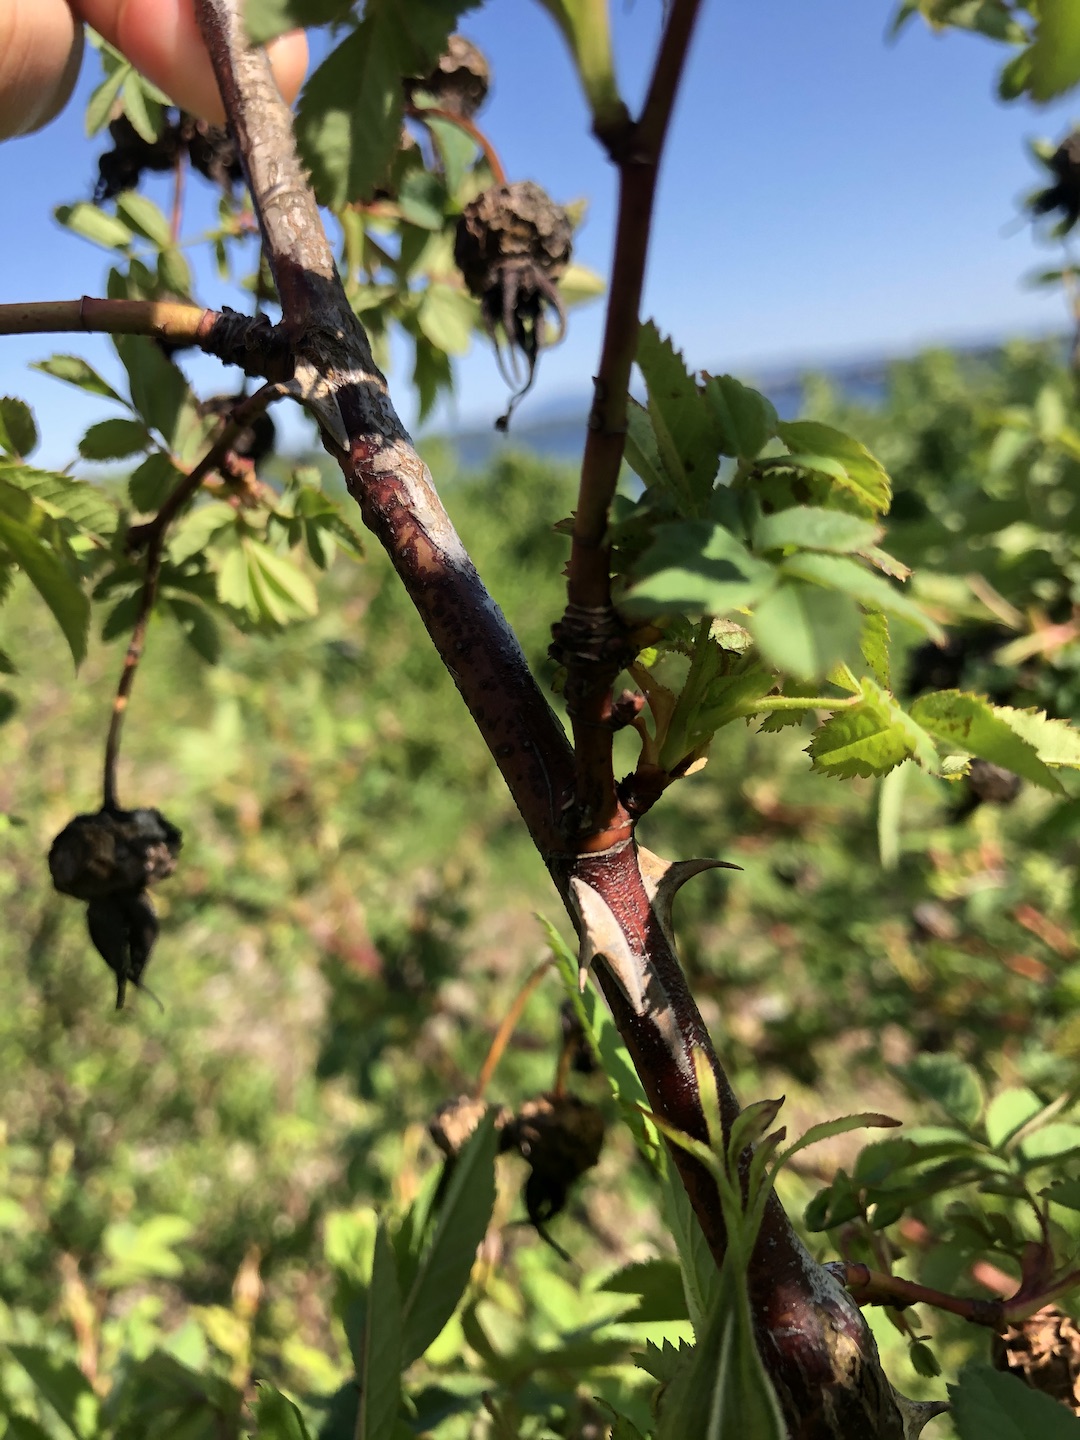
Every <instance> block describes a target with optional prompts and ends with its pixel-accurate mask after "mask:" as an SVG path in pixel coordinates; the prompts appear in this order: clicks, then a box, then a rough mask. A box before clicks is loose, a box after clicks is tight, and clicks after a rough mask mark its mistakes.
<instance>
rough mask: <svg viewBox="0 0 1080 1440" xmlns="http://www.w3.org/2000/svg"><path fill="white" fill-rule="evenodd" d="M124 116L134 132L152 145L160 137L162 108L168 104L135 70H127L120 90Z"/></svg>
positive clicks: (162, 122)
mask: <svg viewBox="0 0 1080 1440" xmlns="http://www.w3.org/2000/svg"><path fill="white" fill-rule="evenodd" d="M121 97H122V100H123V106H124V114H125V115H126V116H127V118H128V119H129V120H130V121H131V123H132V126H133V127H134V129H135V130H136V132H137V133H138V134H139V135H141V136H142V138H143V139H144V140H145V141H146V142H147V144H150V145H152V144H153V143H154V141H155V140H156V139H157V138H158V137H159V136H160V134H161V129H162V125H163V124H164V121H165V115H164V109H163V106H164V105H167V104H168V103H169V99H168V97H167V96H166V95H163V94H162V93H161V91H160V90H159V89H158V88H157V86H156V85H151V83H150V81H149V80H144V79H143V77H142V76H141V75H140V74H139V73H138V71H137V70H129V71H128V74H127V76H126V77H125V79H124V84H123V86H122V88H121Z"/></svg>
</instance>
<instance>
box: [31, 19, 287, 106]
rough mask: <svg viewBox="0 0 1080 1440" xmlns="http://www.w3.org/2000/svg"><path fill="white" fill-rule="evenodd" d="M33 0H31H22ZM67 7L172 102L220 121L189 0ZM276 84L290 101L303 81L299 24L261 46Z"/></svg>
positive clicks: (214, 89)
mask: <svg viewBox="0 0 1080 1440" xmlns="http://www.w3.org/2000/svg"><path fill="white" fill-rule="evenodd" d="M28 3H33V0H28ZM71 3H72V7H73V9H74V10H75V12H76V14H78V15H79V16H80V17H81V18H82V19H83V20H85V21H86V22H87V24H88V25H92V26H93V27H94V29H95V30H96V31H97V32H98V34H99V35H102V36H104V38H105V39H106V40H108V42H109V44H110V45H115V46H116V48H117V49H118V50H120V51H122V52H123V54H124V55H126V56H127V58H128V59H129V60H130V61H131V63H132V64H133V65H134V66H135V68H136V69H137V70H140V71H141V72H142V73H143V74H144V75H145V76H146V77H147V79H149V80H152V81H153V82H154V84H155V85H158V86H160V88H161V89H162V90H164V91H165V93H166V95H168V96H169V98H170V99H171V100H173V101H174V102H175V103H176V104H177V105H179V106H180V107H181V108H182V109H184V110H189V111H191V112H192V114H195V115H201V116H202V117H203V118H204V119H206V120H213V121H215V122H216V123H218V124H221V123H222V121H223V120H224V119H225V112H224V110H223V109H222V106H221V97H220V95H219V94H218V88H217V81H216V79H215V78H214V71H213V68H212V66H211V64H210V57H209V55H208V54H207V53H206V46H205V45H204V43H203V38H202V35H201V34H200V32H199V26H198V23H197V21H196V19H195V11H194V6H193V0H71ZM267 52H268V54H269V56H270V63H271V65H272V67H273V71H274V79H275V80H276V81H277V85H278V89H279V90H280V91H281V93H282V95H284V97H285V99H286V100H288V101H289V102H290V103H291V102H292V101H293V100H294V99H295V98H296V95H297V93H298V91H299V89H300V86H301V85H302V84H303V80H304V73H305V71H306V69H307V40H306V39H305V37H304V32H303V31H302V30H294V31H291V32H290V33H289V34H287V35H280V36H279V37H278V38H277V39H276V40H273V41H271V43H270V44H269V45H268V46H267Z"/></svg>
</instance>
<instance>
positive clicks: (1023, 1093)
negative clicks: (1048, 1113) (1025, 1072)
mask: <svg viewBox="0 0 1080 1440" xmlns="http://www.w3.org/2000/svg"><path fill="white" fill-rule="evenodd" d="M1042 1108H1043V1102H1042V1101H1041V1100H1040V1099H1039V1097H1038V1096H1037V1095H1036V1094H1035V1092H1034V1091H1033V1090H1025V1089H1022V1088H1020V1087H1014V1088H1010V1089H1008V1090H1003V1091H1002V1092H1001V1094H1000V1095H995V1096H994V1098H993V1100H991V1101H990V1104H989V1105H988V1106H987V1107H986V1139H987V1143H988V1144H989V1145H990V1147H991V1148H992V1149H994V1150H998V1149H1000V1148H1001V1146H1002V1145H1004V1143H1005V1141H1006V1140H1008V1138H1009V1136H1010V1135H1012V1134H1013V1132H1014V1131H1016V1130H1019V1129H1020V1126H1021V1125H1024V1124H1026V1123H1027V1121H1029V1120H1031V1119H1032V1118H1033V1117H1034V1116H1036V1115H1037V1114H1038V1113H1039V1111H1040V1110H1041V1109H1042Z"/></svg>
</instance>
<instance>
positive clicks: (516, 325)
mask: <svg viewBox="0 0 1080 1440" xmlns="http://www.w3.org/2000/svg"><path fill="white" fill-rule="evenodd" d="M572 247H573V227H572V226H571V224H570V218H569V216H568V215H567V213H566V211H565V210H564V209H563V208H562V207H561V206H560V205H556V204H555V202H554V201H553V200H552V199H551V197H550V196H549V195H548V194H546V192H545V191H544V190H542V189H541V188H540V186H539V185H536V184H534V183H533V182H532V181H531V180H522V181H519V182H518V183H517V184H515V185H492V186H491V187H490V188H489V189H487V190H485V191H483V192H482V193H481V194H480V195H478V196H477V197H476V199H475V200H474V201H473V202H472V203H471V204H470V205H467V206H466V207H465V209H464V210H463V211H462V214H461V218H460V219H459V220H458V226H457V234H456V235H455V237H454V260H455V261H456V263H457V266H458V268H459V269H460V271H461V273H462V275H463V276H464V279H465V284H466V285H467V286H468V289H469V292H470V294H472V295H475V296H476V298H477V299H478V300H479V301H480V312H481V314H482V316H483V318H484V323H485V325H486V326H487V330H488V334H489V335H490V336H491V339H492V343H493V344H494V345H495V353H496V357H497V359H498V361H499V366H500V369H501V370H502V371H503V374H504V376H505V378H506V380H507V382H508V383H509V384H517V383H518V381H519V380H520V378H521V376H520V372H519V370H518V365H517V359H516V356H517V355H519V354H520V355H521V356H522V357H523V358H524V360H525V365H526V372H527V373H526V377H525V383H524V385H522V386H521V387H520V388H519V389H518V391H517V393H516V394H515V395H514V396H513V398H512V400H511V402H510V407H509V409H508V410H507V412H506V414H505V415H504V416H503V417H502V419H501V420H499V421H498V422H496V423H497V428H499V429H503V430H505V429H506V426H507V424H508V423H509V419H510V414H511V412H512V411H513V408H514V405H515V404H516V403H517V401H518V400H520V399H521V397H522V396H523V395H524V394H525V393H526V392H527V391H528V389H529V387H530V386H531V385H532V382H533V377H534V375H535V372H536V361H537V357H538V355H539V353H540V349H541V347H542V346H543V345H544V344H556V343H558V341H559V340H561V339H562V336H563V333H564V332H565V329H566V309H565V306H564V305H563V301H562V297H561V296H560V295H559V292H558V290H557V288H556V284H555V282H556V281H557V280H558V279H559V277H560V276H561V275H562V274H563V272H564V271H565V269H566V267H567V265H568V264H569V263H570V256H571V252H572ZM548 312H554V315H555V318H556V320H557V322H558V323H557V329H556V333H555V337H554V339H553V340H551V341H548V340H547V339H546V337H545V334H544V321H545V317H546V315H547V313H548ZM496 327H499V329H501V331H502V335H503V337H504V338H505V341H506V343H507V345H508V346H509V347H510V348H509V369H508V366H507V362H506V360H504V357H503V351H502V346H501V342H500V339H499V336H498V333H497V329H496Z"/></svg>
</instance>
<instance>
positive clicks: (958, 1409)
mask: <svg viewBox="0 0 1080 1440" xmlns="http://www.w3.org/2000/svg"><path fill="white" fill-rule="evenodd" d="M949 1398H950V1400H951V1401H952V1408H953V1423H954V1424H955V1425H956V1432H957V1435H958V1436H959V1437H960V1440H1032V1436H1036V1435H1037V1436H1038V1437H1039V1440H1080V1420H1078V1419H1077V1417H1076V1416H1075V1415H1073V1414H1072V1413H1071V1412H1070V1411H1069V1410H1067V1409H1066V1408H1065V1406H1064V1405H1060V1404H1058V1402H1057V1401H1056V1400H1052V1399H1051V1398H1050V1396H1049V1395H1044V1394H1042V1393H1041V1392H1040V1391H1038V1390H1032V1389H1031V1388H1030V1387H1029V1386H1027V1385H1025V1384H1024V1383H1023V1381H1022V1380H1018V1379H1017V1378H1016V1376H1015V1375H1003V1374H1001V1373H999V1372H998V1371H997V1370H991V1369H990V1367H989V1366H988V1365H968V1366H966V1367H965V1368H964V1370H962V1371H961V1374H960V1381H959V1384H956V1385H950V1386H949Z"/></svg>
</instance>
